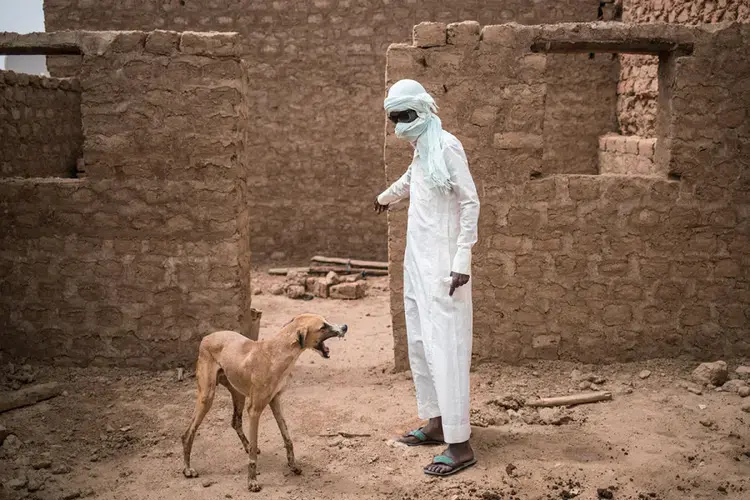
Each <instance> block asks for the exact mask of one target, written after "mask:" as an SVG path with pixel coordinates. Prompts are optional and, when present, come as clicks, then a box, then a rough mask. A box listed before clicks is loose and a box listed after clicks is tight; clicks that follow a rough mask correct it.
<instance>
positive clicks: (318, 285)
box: [307, 278, 330, 299]
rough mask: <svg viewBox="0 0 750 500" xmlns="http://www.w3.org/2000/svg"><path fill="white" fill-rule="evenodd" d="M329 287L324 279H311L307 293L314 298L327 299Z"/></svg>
mask: <svg viewBox="0 0 750 500" xmlns="http://www.w3.org/2000/svg"><path fill="white" fill-rule="evenodd" d="M329 287H330V286H329V285H328V282H327V280H326V278H313V279H312V280H311V281H309V282H308V288H307V291H308V293H310V294H311V295H312V296H314V297H320V298H321V299H327V298H328V290H329Z"/></svg>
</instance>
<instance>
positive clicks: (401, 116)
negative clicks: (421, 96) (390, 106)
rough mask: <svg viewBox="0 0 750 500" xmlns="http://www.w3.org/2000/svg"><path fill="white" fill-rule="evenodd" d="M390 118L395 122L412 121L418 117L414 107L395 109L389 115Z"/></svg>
mask: <svg viewBox="0 0 750 500" xmlns="http://www.w3.org/2000/svg"><path fill="white" fill-rule="evenodd" d="M388 119H389V120H390V121H392V122H393V123H394V124H395V123H411V122H413V121H414V120H416V119H417V112H416V111H414V110H413V109H407V110H404V111H394V112H393V113H390V114H389V115H388Z"/></svg>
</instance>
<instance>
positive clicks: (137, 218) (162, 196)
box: [0, 32, 251, 368]
mask: <svg viewBox="0 0 750 500" xmlns="http://www.w3.org/2000/svg"><path fill="white" fill-rule="evenodd" d="M159 36H162V38H164V39H169V40H174V37H175V36H178V37H179V35H178V34H174V33H173V34H163V35H159ZM200 36H201V37H204V38H211V36H212V35H210V34H209V35H205V34H202V35H200ZM65 37H70V38H71V39H72V40H74V41H76V43H77V44H78V45H79V46H80V47H81V48H82V50H83V51H84V55H85V57H84V58H83V63H82V66H81V67H80V71H79V73H78V77H77V78H78V80H79V81H80V88H81V89H82V92H81V94H80V110H81V118H80V119H81V121H82V124H83V129H84V130H85V131H86V137H85V141H84V143H83V153H84V156H85V159H86V177H85V178H82V179H56V178H27V179H19V178H5V179H0V227H2V228H3V231H2V234H1V235H0V248H1V249H2V250H1V251H0V277H1V278H0V324H2V325H3V328H4V330H3V335H1V336H0V350H2V351H3V352H5V353H7V355H8V356H10V357H11V358H12V359H13V358H15V359H20V358H26V357H28V358H29V359H30V360H35V361H44V362H48V363H57V364H96V365H111V364H119V365H131V366H140V367H148V368H159V367H167V366H174V363H176V362H194V359H195V352H196V348H197V345H198V342H199V341H200V339H201V338H202V336H203V335H205V334H206V333H209V332H211V331H213V330H219V329H237V330H239V331H244V330H245V329H246V328H248V327H249V325H250V323H249V321H250V318H249V314H246V311H249V310H250V297H251V294H250V261H249V259H250V248H249V228H250V220H249V215H248V209H247V205H248V203H247V193H246V178H245V175H246V172H247V169H246V168H245V165H246V163H245V162H246V161H247V158H246V157H245V156H244V152H245V150H246V148H245V142H244V136H245V131H244V129H243V127H244V125H243V124H246V123H247V122H248V120H247V118H246V117H247V106H246V102H245V95H246V94H244V93H243V92H242V91H241V89H242V85H243V81H244V77H243V75H244V72H243V71H244V70H243V66H242V65H241V64H240V60H239V59H238V58H233V57H227V56H221V57H217V56H211V55H201V56H197V55H190V54H183V53H181V52H179V49H178V46H177V45H175V46H172V45H170V47H172V48H171V50H173V53H171V55H163V53H164V52H165V51H166V49H164V48H163V47H164V44H161V45H159V47H161V48H158V50H157V49H156V48H155V49H154V51H158V52H159V53H158V54H155V53H153V52H154V51H152V52H149V51H147V50H145V40H147V39H148V37H149V34H148V33H145V32H128V33H107V32H104V33H66V34H62V35H57V34H52V33H45V34H44V36H43V37H42V36H40V37H37V38H39V40H40V41H41V42H44V43H50V44H54V43H58V44H59V43H60V40H57V42H55V40H56V39H59V38H65ZM235 37H236V35H235ZM0 38H2V37H0ZM20 38H21V39H22V40H25V41H26V42H24V43H31V42H30V40H32V38H34V37H32V36H25V35H24V36H21V37H20ZM226 38H227V35H226V34H223V35H222V40H225V39H226ZM4 39H5V38H3V40H4ZM32 41H33V40H32ZM41 42H40V43H41ZM170 43H171V42H170ZM45 81H46V80H45ZM6 91H7V88H6ZM113 96H116V98H113ZM200 123H210V124H211V126H210V127H197V126H196V124H200ZM3 149H4V148H3ZM39 338H44V339H45V342H43V343H40V342H38V341H37V340H38V339H39Z"/></svg>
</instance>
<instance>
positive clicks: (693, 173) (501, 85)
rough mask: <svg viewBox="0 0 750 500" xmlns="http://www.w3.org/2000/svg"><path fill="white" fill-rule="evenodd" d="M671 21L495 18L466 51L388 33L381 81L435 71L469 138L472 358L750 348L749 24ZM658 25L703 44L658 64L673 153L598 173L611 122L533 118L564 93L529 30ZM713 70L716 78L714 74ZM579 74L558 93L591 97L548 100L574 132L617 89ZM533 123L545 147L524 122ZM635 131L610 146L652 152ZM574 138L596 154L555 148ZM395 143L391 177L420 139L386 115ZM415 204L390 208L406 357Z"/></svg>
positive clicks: (607, 30) (398, 340)
mask: <svg viewBox="0 0 750 500" xmlns="http://www.w3.org/2000/svg"><path fill="white" fill-rule="evenodd" d="M675 28H679V29H671V28H670V29H665V28H664V27H663V25H654V26H635V27H629V26H624V25H623V24H622V23H611V25H557V26H547V27H545V26H540V27H536V26H520V25H503V26H485V27H484V28H483V30H482V33H483V37H482V40H481V41H480V43H479V44H478V47H477V48H476V50H472V51H466V50H465V49H464V48H458V47H457V48H454V47H452V46H450V45H448V46H444V47H433V48H429V49H422V48H418V47H414V46H408V45H393V46H391V48H390V49H389V52H388V58H387V60H388V64H387V75H388V79H387V82H388V83H392V82H394V81H396V80H398V79H400V78H417V79H421V80H423V81H425V82H429V84H428V87H429V89H428V90H430V91H432V92H434V93H435V94H436V95H437V100H438V104H439V105H440V106H441V111H442V112H441V116H442V118H443V122H444V123H445V124H446V129H448V130H449V131H450V132H452V133H453V134H454V135H456V136H457V137H458V138H459V139H460V140H461V141H462V143H463V144H464V147H465V149H466V152H467V155H468V158H469V163H470V168H471V170H472V174H473V176H474V180H475V182H476V184H477V189H478V192H479V194H480V200H481V202H482V211H481V215H480V220H479V235H480V237H479V241H478V243H477V245H476V246H475V248H474V252H473V273H474V277H473V278H474V279H473V281H472V282H473V292H474V295H473V296H474V354H475V360H477V361H478V362H481V361H491V360H492V361H497V360H503V361H508V362H518V361H519V360H523V359H533V358H559V359H569V360H577V361H585V362H607V361H615V360H619V361H628V360H634V359H644V358H654V357H672V356H680V355H688V356H693V357H705V356H713V357H716V358H719V357H723V356H728V355H732V356H742V355H748V354H750V340H749V339H750V335H749V334H748V333H749V330H750V324H749V323H748V318H747V316H746V314H745V311H746V309H747V303H748V301H749V300H750V299H749V297H750V295H749V293H750V291H749V290H750V285H749V284H748V276H747V273H745V272H744V271H743V270H744V269H746V268H747V265H746V263H747V259H748V258H750V253H748V252H749V251H750V250H749V249H750V239H749V238H748V235H747V218H748V212H747V204H748V199H749V196H750V194H749V191H750V187H749V184H748V182H747V168H746V167H745V165H747V163H748V162H749V161H750V151H748V149H747V148H746V147H744V146H743V145H744V144H746V143H747V141H748V138H750V120H747V119H744V118H745V117H746V116H747V115H746V113H747V109H750V88H748V86H747V78H746V75H747V74H748V72H750V63H749V62H748V61H750V53H748V50H750V49H749V48H750V44H748V43H747V42H748V41H749V40H750V27H748V26H745V25H731V26H724V27H722V28H716V27H711V28H705V29H702V28H691V27H686V26H679V27H675ZM659 36H660V37H667V39H672V40H674V41H675V42H679V43H688V42H690V43H693V47H694V52H693V55H692V56H688V57H680V58H672V59H671V62H670V63H669V65H668V67H666V68H665V70H664V74H665V79H666V81H665V85H666V88H668V89H670V92H671V94H666V95H664V96H662V98H665V99H667V106H666V107H665V110H666V111H668V114H669V116H668V117H667V118H668V120H667V123H668V124H669V127H668V128H665V129H664V130H663V135H657V136H656V137H654V139H655V141H653V142H654V152H653V156H654V158H655V161H657V157H659V158H658V161H659V162H661V163H660V165H662V167H660V169H659V170H658V171H657V172H655V173H653V174H651V175H641V174H637V175H633V173H632V172H627V171H625V172H623V173H619V174H616V175H615V174H604V175H591V174H596V173H597V156H598V151H599V149H600V137H601V136H602V135H606V134H607V132H614V130H613V129H609V130H607V129H606V128H603V129H600V131H599V132H596V131H595V130H590V132H589V131H587V133H586V134H578V135H579V137H578V139H577V140H576V143H575V144H566V143H565V141H564V140H562V139H555V138H552V137H551V136H550V134H554V133H556V131H555V129H552V128H548V126H547V123H548V122H547V119H546V118H539V117H545V116H547V115H548V114H550V111H549V108H550V106H557V104H555V103H556V102H558V101H556V100H555V99H550V98H549V93H550V92H551V91H552V90H551V87H552V86H553V85H554V84H553V83H550V82H556V81H560V80H562V79H563V77H564V74H560V73H559V72H557V70H555V72H554V74H549V68H553V67H556V66H555V64H556V63H553V62H552V61H553V60H554V59H555V58H557V57H558V55H557V54H555V55H550V56H547V60H546V63H545V64H540V62H541V61H539V60H537V59H536V58H538V57H544V56H543V54H540V53H533V52H530V47H531V46H532V44H533V43H534V40H542V39H551V38H554V37H557V38H558V39H560V40H579V41H580V40H583V41H585V40H587V39H588V40H596V39H600V40H601V39H604V38H606V39H608V40H615V41H618V40H619V41H620V42H621V43H626V42H627V43H632V41H633V40H638V39H639V38H638V37H642V38H640V40H644V41H646V42H649V43H650V41H651V40H653V39H654V37H659ZM597 37H598V38H597ZM670 37H672V38H670ZM559 56H560V57H566V58H568V59H567V60H568V61H569V64H568V68H569V69H568V70H569V71H570V73H575V72H578V73H580V74H581V75H585V77H586V78H591V79H593V80H595V81H606V79H607V78H609V77H608V76H606V75H608V74H609V73H608V71H610V68H608V67H606V66H605V65H603V63H601V61H600V60H601V59H608V60H610V61H611V58H601V57H600V56H599V55H597V56H596V57H595V58H594V59H593V60H591V59H589V58H588V56H587V55H586V54H581V55H580V56H581V58H580V59H579V58H578V57H579V55H570V56H569V55H565V54H561V55H559ZM530 59H531V60H530ZM419 61H426V62H427V65H426V66H425V65H423V64H421V63H420V62H419ZM574 62H575V64H574ZM577 64H578V65H580V66H577ZM600 64H601V65H602V66H600ZM566 74H567V73H566ZM592 75H593V76H592ZM706 75H711V76H710V78H711V80H712V85H710V86H706V85H704V83H705V77H706ZM605 76H606V77H605ZM573 78H575V77H574V76H573ZM467 82H470V83H467ZM583 88H585V87H581V89H583ZM581 89H578V88H575V89H570V88H568V90H567V91H566V90H565V87H562V88H561V89H560V90H559V91H560V92H562V93H563V94H564V96H565V98H564V99H562V98H561V100H560V102H563V101H564V102H567V103H576V102H578V103H580V108H577V107H574V106H572V105H570V104H569V105H567V106H561V107H559V108H558V110H556V111H555V112H554V113H551V116H553V117H554V118H556V119H558V120H560V123H567V124H568V125H567V127H566V128H565V129H566V130H565V133H566V134H567V133H569V132H570V130H575V129H576V128H577V127H578V124H579V121H578V120H575V119H571V120H569V121H567V122H566V121H565V120H566V117H572V116H579V113H580V115H581V116H584V113H589V112H593V111H591V106H595V105H596V104H597V102H598V100H599V99H602V100H603V101H605V102H609V105H612V104H613V102H614V101H613V100H612V99H613V97H606V96H605V98H602V97H601V96H600V95H599V94H597V92H596V91H594V92H592V93H589V92H588V91H585V92H584V91H582V90H581ZM446 90H447V91H446ZM610 95H611V94H610ZM608 99H609V100H608ZM592 102H593V104H592ZM513 103H518V104H513ZM516 105H517V106H518V107H517V108H516V107H515V106H516ZM516 109H518V110H519V113H521V114H518V115H516V114H515V110H516ZM579 109H582V110H584V111H579ZM566 113H567V115H566ZM601 113H602V114H604V115H606V111H602V112H601ZM515 117H520V119H518V120H516V119H515ZM738 117H743V119H742V120H739V119H737V118H738ZM542 123H543V124H544V126H543V127H542V126H541V125H540V124H542ZM609 123H610V124H611V123H612V120H609ZM573 124H575V126H574V125H573ZM602 126H603V125H602ZM603 127H604V126H603ZM556 128H560V127H556ZM601 130H604V132H601ZM509 133H515V134H517V136H516V137H518V138H519V140H518V141H517V142H515V143H512V142H505V143H503V146H504V147H502V148H497V147H496V146H495V144H496V143H495V137H496V134H503V135H504V136H505V137H508V136H507V134H509ZM540 133H541V134H542V141H541V148H540V147H539V145H538V143H537V142H534V141H529V140H527V138H528V137H529V136H528V135H524V134H537V135H538V134H540ZM563 137H564V136H563ZM642 139H644V140H636V141H628V142H625V141H622V142H620V141H619V140H618V141H616V144H615V148H617V149H615V151H619V152H622V153H626V154H632V155H635V154H637V155H638V156H641V155H646V156H647V155H650V154H651V153H650V141H648V139H650V137H643V138H642ZM568 142H570V141H568ZM579 144H583V146H585V147H583V146H579ZM563 145H564V146H566V147H569V148H574V147H579V148H580V149H579V151H587V150H588V151H591V156H588V157H586V156H585V155H583V154H581V155H579V156H578V157H580V158H582V160H581V161H570V162H547V161H546V159H549V158H555V157H557V158H564V157H565V156H564V155H565V154H567V153H566V152H565V151H561V148H562V146H563ZM508 146H514V147H508ZM665 153H667V154H665ZM385 154H386V174H387V177H388V180H389V181H394V180H395V179H397V178H398V177H399V176H401V175H402V174H403V172H404V169H405V168H406V166H407V165H408V163H409V159H410V158H411V154H412V153H411V151H410V150H409V146H408V145H406V144H403V143H402V142H401V141H398V140H397V139H396V138H395V137H394V136H393V135H392V133H391V132H390V129H388V131H387V133H386V137H385ZM660 155H662V156H660ZM560 165H563V166H564V168H563V167H560ZM674 179H680V180H679V182H678V181H676V180H674ZM404 205H408V204H407V203H405V204H404ZM406 208H407V207H406V206H403V207H399V208H398V209H396V210H393V211H391V212H390V213H389V245H390V259H391V260H390V270H391V290H392V295H391V310H392V317H393V328H394V349H395V351H396V363H397V366H398V367H399V368H406V367H407V366H408V360H407V345H406V335H405V325H404V318H403V299H402V293H403V283H402V279H401V276H402V273H403V262H402V255H403V251H404V244H405V235H406V215H407V213H406Z"/></svg>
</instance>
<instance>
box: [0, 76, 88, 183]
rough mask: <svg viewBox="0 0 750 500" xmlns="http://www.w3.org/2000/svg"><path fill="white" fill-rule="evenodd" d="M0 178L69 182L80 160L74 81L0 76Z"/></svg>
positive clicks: (78, 102)
mask: <svg viewBox="0 0 750 500" xmlns="http://www.w3.org/2000/svg"><path fill="white" fill-rule="evenodd" d="M0 140H1V141H2V146H1V147H0V177H72V176H73V175H74V174H75V169H76V162H77V161H78V158H79V157H80V156H81V146H82V143H83V135H82V132H81V88H80V85H79V84H78V81H77V80H76V79H64V78H48V77H44V76H36V75H27V74H23V73H15V72H13V71H0Z"/></svg>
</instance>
